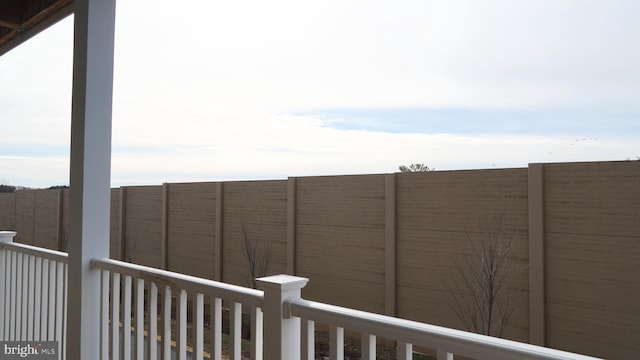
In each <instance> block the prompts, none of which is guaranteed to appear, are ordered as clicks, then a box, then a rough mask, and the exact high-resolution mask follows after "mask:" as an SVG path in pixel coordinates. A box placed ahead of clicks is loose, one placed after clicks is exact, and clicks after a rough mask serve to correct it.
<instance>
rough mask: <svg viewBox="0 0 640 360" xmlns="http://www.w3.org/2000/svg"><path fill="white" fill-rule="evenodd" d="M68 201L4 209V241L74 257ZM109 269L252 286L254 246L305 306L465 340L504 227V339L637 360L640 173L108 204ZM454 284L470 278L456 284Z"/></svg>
mask: <svg viewBox="0 0 640 360" xmlns="http://www.w3.org/2000/svg"><path fill="white" fill-rule="evenodd" d="M67 199H68V196H67V190H38V191H19V192H16V193H14V194H0V229H5V230H15V231H17V232H18V236H17V237H16V241H18V242H22V243H27V244H32V245H37V246H42V247H48V248H52V249H64V246H65V239H66V232H67V229H66V226H67V225H66V224H67V216H68V213H67V206H68V205H67ZM111 199H112V201H111V257H112V258H113V259H119V260H125V261H131V262H135V263H139V264H142V265H147V266H153V267H159V268H162V269H167V270H171V271H175V272H181V273H185V274H189V275H194V276H200V277H204V278H209V279H212V280H219V281H224V282H228V283H232V284H237V285H245V286H246V285H248V281H249V280H250V274H249V271H248V267H247V261H246V256H245V254H244V246H243V244H244V243H245V240H246V239H248V240H249V241H250V242H252V243H254V244H268V246H266V245H265V246H264V247H263V248H262V249H263V251H268V253H269V254H270V256H269V259H270V261H269V273H270V274H277V273H288V274H291V275H297V276H304V277H307V278H310V279H311V281H310V283H309V285H308V286H307V287H306V288H305V289H304V291H303V293H304V296H305V298H306V299H310V300H315V301H321V302H326V303H332V304H336V305H339V306H345V307H351V308H356V309H360V310H363V311H370V312H375V313H380V314H385V315H391V316H399V317H402V318H407V319H412V320H416V321H420V322H427V323H431V324H435V325H441V326H448V327H454V328H462V323H461V322H460V320H459V319H458V318H457V317H456V315H455V311H454V309H453V308H452V307H451V306H450V304H451V302H452V299H451V294H450V292H451V291H450V290H451V288H450V287H449V285H448V284H452V283H455V282H457V281H460V279H459V276H458V275H456V274H457V272H456V269H457V266H459V262H457V261H456V259H457V257H458V256H459V254H461V253H464V252H465V251H467V250H468V249H467V248H466V247H465V244H466V243H467V242H468V241H469V240H470V239H471V240H474V239H479V238H481V237H482V236H485V235H486V234H487V233H488V231H487V228H488V227H490V226H492V225H491V224H492V221H493V220H494V219H495V218H496V217H497V216H498V215H501V220H500V221H501V229H502V230H501V234H502V235H504V236H508V237H509V238H510V239H513V241H514V242H513V244H514V245H513V251H512V253H511V256H512V261H513V263H514V265H515V268H519V269H522V271H518V272H517V273H516V274H514V276H512V277H511V278H510V281H509V283H508V284H507V286H508V288H509V289H511V291H513V294H515V296H516V298H517V301H518V307H517V308H516V311H515V312H514V314H513V317H512V320H511V322H510V326H509V329H508V330H507V332H506V334H505V336H506V337H507V338H510V339H514V340H518V341H525V342H531V343H533V344H539V345H546V346H549V347H554V348H558V349H562V350H567V351H573V352H578V353H585V354H590V355H593V356H600V357H606V358H620V359H625V358H629V359H630V358H633V357H634V356H635V354H638V353H640V343H639V342H638V341H637V339H639V338H640V328H639V327H638V326H637V324H638V323H640V308H639V307H638V306H637V304H638V303H640V162H638V161H623V162H595V163H558V164H531V165H530V166H529V167H528V168H517V169H491V170H469V171H435V172H426V173H395V174H374V175H355V176H322V177H299V178H289V179H287V180H273V181H238V182H212V183H180V184H174V183H171V184H163V185H161V186H130V187H121V188H115V189H112V198H111ZM457 276H458V277H457Z"/></svg>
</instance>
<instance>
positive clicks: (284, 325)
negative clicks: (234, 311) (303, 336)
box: [257, 275, 309, 360]
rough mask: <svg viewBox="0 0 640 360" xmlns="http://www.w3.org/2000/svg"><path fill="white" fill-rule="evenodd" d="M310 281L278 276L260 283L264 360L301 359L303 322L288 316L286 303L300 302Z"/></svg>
mask: <svg viewBox="0 0 640 360" xmlns="http://www.w3.org/2000/svg"><path fill="white" fill-rule="evenodd" d="M307 282H309V279H307V278H302V277H297V276H291V275H275V276H267V277H263V278H259V279H257V284H258V287H260V288H262V289H263V290H264V303H263V309H262V310H263V312H264V318H263V319H264V359H265V360H280V359H282V360H294V359H299V358H300V318H295V317H290V316H289V314H287V313H286V312H285V309H284V302H285V301H288V300H293V299H299V298H300V292H301V289H302V288H303V287H305V285H307Z"/></svg>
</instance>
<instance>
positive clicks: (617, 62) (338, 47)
mask: <svg viewBox="0 0 640 360" xmlns="http://www.w3.org/2000/svg"><path fill="white" fill-rule="evenodd" d="M638 10H640V3H638V2H635V1H616V2H610V3H607V4H603V3H602V2H599V1H593V0H584V1H579V2H577V1H565V0H560V1H555V0H554V1H551V0H542V1H518V2H517V3H516V2H512V1H507V0H492V1H489V2H482V3H479V2H475V1H470V0H465V1H457V2H450V1H410V0H406V1H349V2H344V1H323V2H312V3H301V2H298V1H273V2H268V3H265V2H255V1H236V2H210V1H204V0H202V1H197V0H193V1H188V2H184V4H181V6H179V7H175V6H173V2H170V1H167V0H163V1H153V2H151V1H150V0H146V1H142V0H141V1H128V2H121V3H119V4H118V8H117V22H116V32H117V33H116V53H115V73H114V76H115V78H114V103H113V150H114V156H113V179H114V180H113V182H114V185H119V184H131V183H160V182H163V181H189V180H221V179H241V178H242V179H244V178H252V179H257V178H283V177H286V176H297V175H320V174H347V173H372V172H389V171H395V170H396V169H397V166H398V165H400V164H402V163H410V162H424V163H427V164H429V165H430V166H433V167H436V168H437V169H459V168H482V167H492V166H494V164H495V166H499V167H508V166H526V164H527V163H528V162H544V161H583V160H614V159H625V158H627V157H632V158H633V157H635V156H638V155H640V154H638V150H637V145H635V144H633V143H632V142H631V141H630V140H629V138H632V137H633V136H629V135H627V136H621V135H620V132H621V131H617V132H616V131H615V129H614V130H613V131H608V132H606V133H604V132H601V133H599V134H597V135H599V136H594V137H598V139H599V140H598V141H591V142H585V143H580V144H577V145H573V146H571V145H569V144H570V143H571V142H572V141H573V140H574V139H573V138H572V136H571V134H570V133H560V134H558V133H552V132H550V131H549V129H547V128H545V129H543V131H536V132H515V133H508V134H507V133H499V134H495V133H491V132H486V131H485V132H483V133H482V134H478V133H470V132H468V131H464V130H465V129H462V130H460V131H452V132H450V133H439V134H433V133H430V132H429V131H428V129H418V130H416V128H419V126H414V125H412V124H411V121H413V120H406V119H404V120H402V121H400V120H399V121H397V124H396V123H394V120H393V119H390V118H384V119H382V121H384V122H385V126H382V127H378V128H375V126H372V125H371V124H374V123H375V121H380V120H379V119H376V120H372V119H368V118H364V119H362V121H363V124H364V126H359V127H352V128H347V127H340V124H339V119H337V118H335V117H332V116H319V115H317V114H322V111H319V112H315V110H318V109H319V110H323V109H345V108H352V109H353V108H360V109H374V111H373V112H374V113H375V109H384V108H391V109H393V108H406V107H413V108H416V107H417V108H431V109H433V108H437V109H442V108H444V109H457V110H459V111H460V114H462V115H460V116H464V118H462V117H460V116H459V117H457V118H455V117H454V118H451V120H450V121H452V122H457V123H459V124H465V123H466V124H469V123H470V122H474V121H478V122H480V121H481V120H479V119H482V120H483V121H484V118H483V116H486V114H487V113H486V112H485V113H483V112H482V111H483V110H487V109H489V110H490V111H494V110H495V109H497V110H498V111H502V110H506V113H507V114H519V115H518V116H523V117H524V116H528V115H526V114H527V111H529V110H535V111H532V112H531V114H543V115H541V116H547V115H548V114H552V115H553V116H555V117H553V119H562V117H563V114H564V113H563V111H564V110H562V109H566V108H568V109H575V108H577V109H580V113H581V114H584V116H585V118H586V117H588V118H589V122H588V123H590V124H593V123H597V122H600V123H606V124H608V125H609V126H611V127H616V122H615V121H613V120H612V117H611V114H614V113H615V112H616V111H621V112H624V113H625V114H626V115H625V119H624V121H633V119H637V115H638V114H639V113H640V109H638V104H640V98H639V97H640V68H639V67H638V66H637V64H638V63H640V43H639V42H638V41H637V39H636V37H637V36H636V34H638V33H640V22H637V21H636V19H635V17H634V15H635V14H637V13H638ZM72 20H73V19H72V18H68V19H65V20H63V21H61V22H60V23H58V24H56V25H55V26H54V27H53V28H51V29H49V30H47V31H45V32H44V33H42V34H40V35H38V36H36V37H35V38H34V39H32V40H30V41H29V42H27V43H26V44H23V45H21V46H20V47H18V48H17V49H14V50H12V51H11V52H10V53H8V54H5V55H4V56H2V57H0V83H2V84H3V87H4V88H5V89H10V90H8V91H4V92H2V93H0V119H1V120H2V124H3V132H2V141H3V144H2V148H0V151H2V152H0V157H1V158H0V167H1V168H2V169H3V171H5V173H3V174H1V175H2V177H3V178H7V179H8V180H11V181H13V182H14V183H15V182H16V181H17V180H15V179H19V180H20V181H25V182H24V183H23V184H22V185H33V184H34V183H36V182H41V181H42V182H47V184H43V185H50V184H51V183H59V182H60V179H61V178H66V177H68V175H66V176H65V175H64V174H65V173H66V172H68V170H66V169H68V165H65V164H63V162H64V161H65V160H64V159H66V157H67V156H66V154H65V153H64V149H68V146H69V138H70V136H69V128H70V113H71V111H70V110H71V57H72V45H73V35H72V28H73V21H72ZM167 21H170V23H171V26H166V24H167ZM557 109H561V111H557ZM603 109H604V110H603ZM511 111H515V112H511ZM523 114H524V115H523ZM536 116H537V115H536ZM527 119H530V121H532V122H540V123H544V122H545V121H547V122H546V123H550V120H549V118H547V117H535V116H533V117H531V118H527ZM627 119H632V120H627ZM508 120H509V119H507V118H501V121H503V124H504V123H506V121H508ZM416 121H419V120H416ZM558 121H560V120H558ZM565 121H575V122H580V121H581V119H579V118H572V119H570V120H566V119H565ZM367 123H369V126H367ZM7 124H8V125H7ZM494 124H495V123H494ZM396 125H397V126H396ZM401 125H402V126H403V127H404V128H402V129H401V128H400V126H401ZM394 127H395V129H394ZM461 127H462V126H461ZM550 127H551V126H550ZM621 128H624V129H628V128H629V127H624V126H622V127H621ZM406 129H408V130H406ZM545 130H546V131H545ZM604 135H606V136H604ZM565 148H566V149H565ZM20 156H22V157H20ZM25 156H28V158H29V159H28V160H25V164H26V163H28V164H29V165H25V166H21V165H19V161H18V160H17V159H22V158H24V157H25ZM23 179H24V180H23Z"/></svg>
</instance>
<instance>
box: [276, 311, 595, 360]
mask: <svg viewBox="0 0 640 360" xmlns="http://www.w3.org/2000/svg"><path fill="white" fill-rule="evenodd" d="M287 304H288V308H289V309H290V311H291V315H292V316H296V317H300V318H304V319H307V320H313V321H316V322H318V323H322V324H327V325H334V326H339V327H342V328H345V329H349V330H354V331H359V332H362V333H365V334H373V335H377V336H381V337H383V338H387V339H393V340H400V341H404V342H407V343H411V344H414V345H417V346H421V347H424V348H430V349H436V350H439V351H446V352H450V353H454V354H458V355H462V356H466V357H471V358H479V359H549V360H551V359H556V360H557V359H572V360H594V359H597V358H593V357H589V356H585V355H579V354H574V353H570V352H565V351H560V350H555V349H549V348H545V347H541V346H535V345H530V344H525V343H521V342H516V341H510V340H505V339H500V338H495V337H490V336H485V335H480V334H474V333H470V332H466V331H460V330H455V329H449V328H445V327H441V326H435V325H429V324H423V323H419V322H415V321H410V320H404V319H399V318H394V317H390V316H385V315H379V314H373V313H368V312H364V311H360V310H354V309H348V308H344V307H340V306H334V305H329V304H324V303H319V302H315V301H308V300H303V299H294V300H292V301H290V302H288V303H287Z"/></svg>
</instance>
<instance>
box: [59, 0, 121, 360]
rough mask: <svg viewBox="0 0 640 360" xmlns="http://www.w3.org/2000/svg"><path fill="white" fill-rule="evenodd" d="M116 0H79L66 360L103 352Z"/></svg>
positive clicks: (89, 357)
mask: <svg viewBox="0 0 640 360" xmlns="http://www.w3.org/2000/svg"><path fill="white" fill-rule="evenodd" d="M114 26H115V0H76V1H75V17H74V51H73V92H72V96H73V99H72V110H71V166H70V168H71V174H70V192H69V247H68V249H69V290H68V291H69V294H70V295H71V296H69V298H68V299H69V304H68V322H67V324H68V331H67V335H68V337H69V339H73V341H68V342H67V358H68V359H95V358H97V357H98V354H99V351H100V325H99V324H100V270H99V269H91V264H90V262H91V260H92V259H94V258H108V257H109V215H110V205H109V203H110V182H111V112H112V96H113V45H114Z"/></svg>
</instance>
